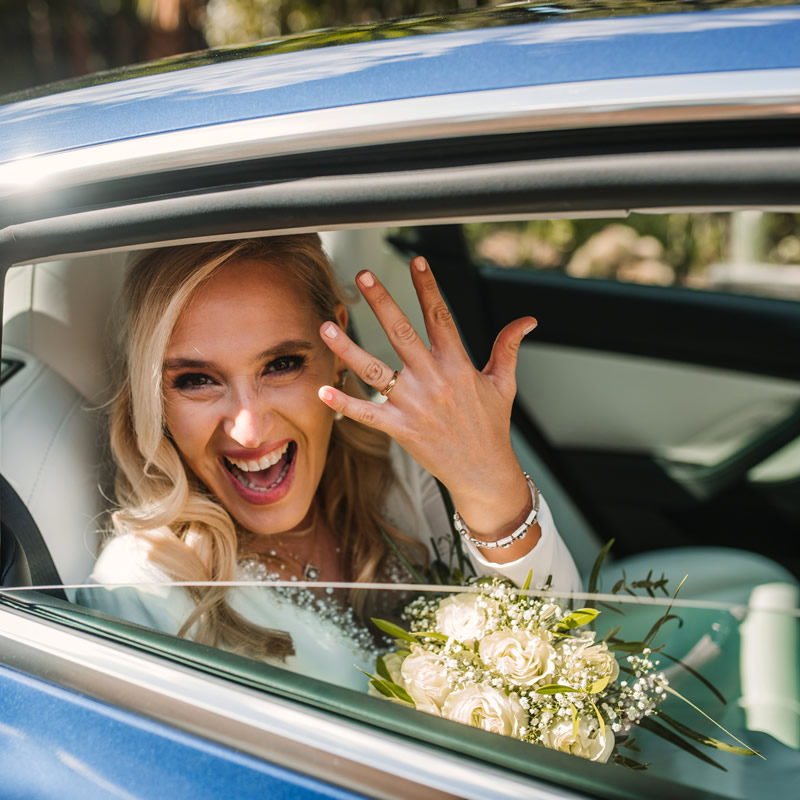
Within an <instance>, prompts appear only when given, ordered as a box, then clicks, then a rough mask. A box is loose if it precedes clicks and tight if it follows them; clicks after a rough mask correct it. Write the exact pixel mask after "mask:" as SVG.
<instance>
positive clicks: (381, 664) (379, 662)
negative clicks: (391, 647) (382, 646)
mask: <svg viewBox="0 0 800 800" xmlns="http://www.w3.org/2000/svg"><path fill="white" fill-rule="evenodd" d="M375 672H377V673H378V675H380V676H381V678H385V679H386V680H387V681H390V680H392V676H391V675H390V674H389V670H388V669H387V668H386V662H385V661H384V660H383V656H378V657H377V658H376V659H375Z"/></svg>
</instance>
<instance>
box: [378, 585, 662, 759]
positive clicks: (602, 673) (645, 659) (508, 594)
mask: <svg viewBox="0 0 800 800" xmlns="http://www.w3.org/2000/svg"><path fill="white" fill-rule="evenodd" d="M473 588H474V590H473V591H469V592H465V593H463V594H462V593H459V594H453V595H450V596H449V597H446V598H444V599H428V598H425V597H420V598H418V599H416V600H414V601H413V602H412V603H411V604H410V605H409V606H407V607H406V609H405V612H404V614H403V617H404V619H405V620H406V621H408V623H409V627H410V630H409V631H405V630H403V629H402V628H400V627H399V626H395V625H392V624H391V623H388V622H385V621H383V620H376V624H377V625H378V626H379V627H380V628H381V629H382V630H384V631H385V632H386V633H388V634H390V635H392V636H395V637H396V639H398V640H399V641H400V642H402V644H403V646H402V648H401V649H398V650H396V651H394V652H393V653H390V654H389V655H386V656H383V657H380V658H379V659H378V664H377V673H378V674H377V676H375V677H373V678H372V680H371V682H370V692H371V693H373V694H377V695H381V696H383V697H387V698H388V699H391V700H394V701H396V702H403V703H406V704H407V705H411V706H413V707H415V708H417V709H418V710H419V711H425V712H427V713H429V714H434V715H436V716H441V717H445V718H446V719H450V720H453V721H455V722H462V723H464V724H466V725H473V726H475V727H479V728H483V729H484V730H487V731H492V732H494V733H501V734H504V735H506V736H513V737H514V738H516V739H521V740H522V741H526V742H532V743H535V744H541V745H544V746H545V747H550V748H552V749H554V750H561V751H563V752H567V753H573V754H574V755H578V756H582V757H583V758H588V759H590V760H592V761H603V762H604V761H607V760H608V758H609V756H610V755H611V753H612V751H613V750H614V744H615V734H626V733H627V732H628V731H629V730H630V729H631V727H632V726H634V725H636V724H638V723H639V722H640V721H641V719H642V718H644V717H647V716H649V715H650V714H652V712H653V709H654V708H655V707H656V705H657V704H658V703H659V702H660V700H661V699H662V698H663V696H664V694H665V687H667V686H668V683H667V680H666V678H665V677H664V676H663V675H662V674H661V673H659V672H658V671H657V666H658V662H657V661H654V660H653V659H652V658H651V656H652V653H651V652H650V651H649V649H647V648H645V649H644V651H643V652H642V654H641V655H629V656H628V657H627V659H626V663H625V666H624V672H621V670H620V665H619V664H618V663H617V660H616V658H615V656H614V653H613V652H611V651H610V650H609V649H608V645H607V644H606V642H598V641H596V637H595V633H594V632H593V631H588V630H585V626H586V625H587V624H588V623H590V622H591V621H592V620H593V619H594V618H595V617H596V616H597V615H598V613H599V612H597V611H595V610H594V609H588V608H581V609H578V610H577V611H573V612H571V613H568V612H567V611H566V609H564V608H562V607H561V606H559V605H557V604H555V603H553V602H550V601H548V600H546V599H543V598H537V597H527V596H524V595H523V594H520V593H519V592H518V591H516V590H515V589H514V588H513V587H512V586H510V585H509V584H508V583H505V582H502V581H499V580H496V579H495V580H492V581H490V582H486V583H482V584H474V587H473ZM582 629H583V630H582ZM620 676H622V677H623V680H620Z"/></svg>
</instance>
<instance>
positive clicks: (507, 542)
mask: <svg viewBox="0 0 800 800" xmlns="http://www.w3.org/2000/svg"><path fill="white" fill-rule="evenodd" d="M523 474H524V475H525V480H526V481H527V482H528V486H529V487H530V490H531V502H532V503H533V508H532V509H531V513H530V514H528V516H527V518H526V520H525V522H523V523H522V525H520V526H519V528H517V529H516V530H515V531H514V532H513V533H509V534H508V536H504V537H503V538H502V539H498V540H497V541H495V542H484V541H483V540H482V539H476V538H475V537H474V536H473V535H472V534H471V533H470V532H469V528H467V526H466V525H465V524H464V520H462V519H461V515H460V514H459V513H458V511H456V513H455V514H453V524H454V525H455V527H456V530H457V531H458V532H459V533H460V534H461V535H462V536H463V537H464V538H465V539H466V540H467V541H468V542H470V543H472V544H474V545H476V546H477V547H484V548H486V549H487V550H494V549H495V548H497V547H510V546H511V545H512V544H514V542H518V541H519V540H520V539H524V538H525V537H526V536H527V535H528V528H530V526H531V525H533V523H534V522H535V521H536V517H537V516H538V514H539V490H538V489H537V488H536V484H535V483H534V482H533V480H532V479H531V476H530V475H528V473H527V472H524V473H523Z"/></svg>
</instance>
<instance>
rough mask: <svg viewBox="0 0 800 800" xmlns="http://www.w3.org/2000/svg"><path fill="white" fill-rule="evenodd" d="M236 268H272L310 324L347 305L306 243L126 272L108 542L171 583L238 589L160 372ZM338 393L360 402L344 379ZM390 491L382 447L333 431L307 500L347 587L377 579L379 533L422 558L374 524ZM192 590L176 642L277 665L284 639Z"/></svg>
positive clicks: (313, 245) (278, 239)
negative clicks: (176, 339)
mask: <svg viewBox="0 0 800 800" xmlns="http://www.w3.org/2000/svg"><path fill="white" fill-rule="evenodd" d="M242 258H248V259H258V260H263V261H264V262H266V263H269V264H272V265H276V264H277V265H280V267H281V269H283V270H286V274H287V275H291V278H292V279H293V280H296V281H298V282H299V284H300V286H302V287H303V289H304V291H306V292H307V293H308V296H309V298H310V299H311V303H312V307H313V308H314V310H315V312H316V313H317V315H318V316H319V321H320V323H321V322H323V321H324V320H335V314H336V310H337V307H338V306H339V305H340V304H341V303H344V302H345V297H344V294H343V292H342V290H341V288H340V287H339V285H338V283H337V281H336V278H335V276H334V272H333V268H332V266H331V264H330V262H329V260H328V258H327V256H326V255H325V253H324V251H323V249H322V245H321V243H320V240H319V237H318V236H317V235H316V234H303V235H293V236H275V237H268V238H263V239H247V240H238V241H234V242H213V243H209V244H196V245H184V246H178V247H168V248H162V249H159V250H153V251H149V252H147V253H145V254H144V255H143V256H141V257H140V258H138V259H137V260H136V261H135V263H134V264H133V265H132V268H131V270H130V272H129V274H128V277H127V281H126V285H125V293H124V299H125V302H126V303H127V310H126V314H125V317H124V324H123V329H122V331H121V348H120V349H121V361H120V367H121V369H120V372H121V376H120V381H119V388H118V391H117V393H116V395H115V398H114V400H113V402H112V407H111V431H110V441H111V451H112V455H113V457H114V460H115V463H116V466H117V473H116V479H115V491H116V499H117V503H118V510H117V511H115V512H114V513H113V514H112V520H113V527H114V530H115V531H116V532H117V533H128V532H133V533H134V534H136V535H137V536H139V537H140V538H142V539H143V540H145V541H146V542H147V543H148V545H149V551H148V552H149V558H150V560H151V561H152V562H153V563H154V564H156V565H157V566H158V567H160V568H161V569H162V570H163V571H164V572H166V573H167V574H168V575H170V576H171V577H172V579H174V580H176V581H186V582H209V581H231V580H235V579H236V567H237V558H238V534H237V526H236V523H235V522H234V521H233V519H232V518H231V516H230V514H229V513H228V512H227V510H226V509H225V508H224V507H223V506H222V504H221V503H220V502H219V500H218V499H217V498H216V497H214V496H213V495H212V494H211V493H210V492H209V491H208V490H207V489H206V488H205V486H203V485H202V484H201V483H200V481H199V480H198V479H197V478H196V477H195V476H194V474H193V473H191V471H189V470H188V469H186V467H185V466H184V463H183V461H182V459H181V455H180V453H179V451H178V450H177V448H176V447H175V445H174V444H173V442H172V441H171V439H170V436H169V433H168V431H167V430H166V426H165V422H164V419H165V417H164V399H163V387H162V370H163V362H164V357H165V353H166V349H167V345H168V343H169V340H170V336H171V335H172V331H173V328H174V327H175V325H176V323H177V321H178V318H179V316H180V314H181V312H182V311H183V309H184V308H185V306H186V304H187V303H188V301H189V299H190V298H191V297H192V295H193V294H194V292H196V291H197V289H198V288H199V287H200V286H202V285H203V284H204V283H206V282H207V281H208V280H209V279H210V278H211V277H212V276H213V275H214V274H215V273H216V272H217V271H218V270H219V269H220V268H221V267H222V266H224V265H225V264H227V263H229V262H231V261H233V260H236V259H242ZM344 388H345V391H347V392H348V393H349V394H353V395H360V396H363V392H362V391H361V388H360V386H359V385H358V383H357V381H355V380H354V379H352V378H348V379H347V382H346V384H345V387H344ZM392 482H393V473H392V467H391V462H390V459H389V438H388V437H387V436H386V435H385V434H383V433H381V432H379V431H376V430H374V429H371V428H368V427H366V426H364V425H361V424H359V423H356V422H353V421H351V420H348V419H347V418H345V419H342V420H340V421H339V422H338V423H336V424H335V425H334V427H333V433H332V435H331V441H330V445H329V448H328V454H327V460H326V464H325V469H324V471H323V475H322V479H321V481H320V485H319V488H318V490H317V496H318V499H319V500H320V501H321V502H320V506H321V509H322V513H323V514H324V515H325V517H326V521H327V523H328V525H329V526H330V527H331V529H332V530H334V531H337V533H338V535H339V536H340V541H339V546H340V548H341V553H342V563H343V564H344V565H345V569H346V578H347V579H348V580H351V581H357V582H362V581H371V580H376V579H378V577H379V576H380V575H381V573H382V570H383V569H384V567H385V559H386V555H387V545H386V542H385V540H384V537H383V536H382V534H381V529H383V530H384V531H386V532H387V533H388V534H389V535H390V536H392V538H393V539H394V540H396V541H397V542H398V543H399V544H401V546H403V547H404V549H406V551H410V552H411V553H413V555H414V556H415V560H418V561H423V560H424V558H425V554H424V553H423V550H424V548H422V547H421V545H419V544H418V543H417V542H414V541H413V540H411V539H410V538H409V537H407V536H405V535H404V534H403V533H402V532H401V531H399V530H397V529H395V528H393V526H392V525H391V524H390V523H389V522H388V521H387V520H386V519H384V517H383V512H382V507H383V504H384V499H385V497H386V493H387V491H388V490H389V488H390V486H391V485H392ZM190 592H191V594H192V596H193V599H194V601H195V603H196V608H195V610H194V612H193V613H192V615H191V616H190V617H189V619H187V620H186V621H185V623H184V625H183V627H182V628H181V630H180V631H179V634H178V635H180V636H183V635H187V634H188V633H189V632H191V635H192V638H194V639H195V640H196V641H199V642H202V643H204V644H210V645H213V646H224V647H226V648H227V649H230V650H234V651H237V652H242V653H245V654H247V655H251V656H254V657H258V658H277V659H280V660H282V659H285V658H286V657H287V656H288V655H291V654H292V653H293V652H294V649H293V645H292V641H291V637H290V636H289V635H288V634H287V633H285V632H282V631H277V630H271V629H266V628H263V627H261V626H258V625H256V624H254V623H252V622H250V621H248V620H246V619H245V618H244V617H242V616H241V615H240V614H238V613H237V612H236V611H234V610H233V609H232V608H231V607H230V605H229V604H228V603H227V600H226V592H225V588H224V587H212V588H208V587H205V588H200V587H198V588H193V589H190ZM349 599H350V602H351V604H352V605H353V606H354V607H355V608H356V610H357V611H359V610H360V609H362V608H363V605H364V599H365V597H364V592H363V591H362V592H358V591H352V592H351V593H350V598H349Z"/></svg>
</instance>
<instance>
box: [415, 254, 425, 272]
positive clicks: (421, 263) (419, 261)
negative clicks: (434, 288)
mask: <svg viewBox="0 0 800 800" xmlns="http://www.w3.org/2000/svg"><path fill="white" fill-rule="evenodd" d="M413 263H414V267H415V268H416V270H417V272H425V270H426V269H428V262H427V261H426V260H425V259H424V258H423V257H422V256H417V257H416V258H415V259H414V262H413Z"/></svg>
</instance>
